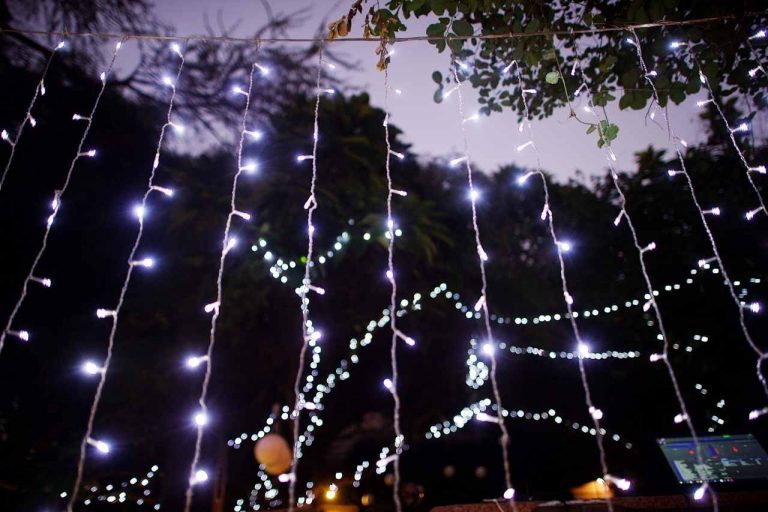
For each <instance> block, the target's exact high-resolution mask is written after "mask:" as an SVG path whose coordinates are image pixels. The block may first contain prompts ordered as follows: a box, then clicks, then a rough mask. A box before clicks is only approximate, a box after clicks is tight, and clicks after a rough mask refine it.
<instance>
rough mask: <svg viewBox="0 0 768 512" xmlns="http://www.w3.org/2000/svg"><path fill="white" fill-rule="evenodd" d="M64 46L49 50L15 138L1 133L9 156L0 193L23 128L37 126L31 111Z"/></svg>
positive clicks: (1, 178) (41, 94)
mask: <svg viewBox="0 0 768 512" xmlns="http://www.w3.org/2000/svg"><path fill="white" fill-rule="evenodd" d="M64 46H66V43H64V41H62V42H60V43H59V44H57V45H56V47H54V49H53V50H51V55H50V56H49V57H48V60H47V61H46V63H45V67H44V68H43V74H42V75H41V76H40V81H39V82H38V83H37V85H36V86H35V93H34V94H33V95H32V101H30V102H29V106H28V107H27V113H26V114H25V115H24V119H22V121H21V124H20V125H19V128H18V129H17V131H16V136H15V137H13V138H11V136H10V135H9V134H8V132H7V131H5V130H3V131H2V134H1V136H2V139H3V140H4V141H6V142H7V143H8V144H9V145H10V146H11V154H10V155H9V156H8V161H7V162H6V163H5V168H4V169H3V174H2V176H0V191H2V190H3V184H4V183H5V178H6V176H8V171H9V170H10V168H11V164H12V163H13V157H14V156H15V155H16V146H17V145H18V144H19V140H20V139H21V134H22V133H23V132H24V128H25V127H26V126H27V124H28V123H29V124H31V125H32V128H34V127H35V125H36V124H37V121H36V120H35V118H34V117H33V116H32V109H33V108H34V107H35V103H37V99H38V97H40V96H45V77H46V76H47V75H48V69H50V67H51V63H52V62H53V58H54V57H55V56H56V52H57V51H59V50H61V49H62V48H64Z"/></svg>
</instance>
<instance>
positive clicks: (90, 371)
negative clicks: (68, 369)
mask: <svg viewBox="0 0 768 512" xmlns="http://www.w3.org/2000/svg"><path fill="white" fill-rule="evenodd" d="M82 370H83V373H85V374H87V375H96V374H99V373H104V368H102V367H101V366H99V365H97V364H96V363H94V362H93V361H86V362H84V363H83V366H82Z"/></svg>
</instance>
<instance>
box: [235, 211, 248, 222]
mask: <svg viewBox="0 0 768 512" xmlns="http://www.w3.org/2000/svg"><path fill="white" fill-rule="evenodd" d="M232 215H235V216H237V217H240V218H241V219H243V220H251V214H250V213H245V212H241V211H240V210H233V211H232Z"/></svg>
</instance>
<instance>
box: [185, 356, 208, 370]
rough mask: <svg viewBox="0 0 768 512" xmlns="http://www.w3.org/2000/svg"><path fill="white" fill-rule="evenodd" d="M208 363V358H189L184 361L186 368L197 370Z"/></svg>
mask: <svg viewBox="0 0 768 512" xmlns="http://www.w3.org/2000/svg"><path fill="white" fill-rule="evenodd" d="M206 361H208V356H190V357H188V358H187V360H186V365H187V368H192V369H194V368H197V367H198V366H200V365H201V364H203V363H204V362H206Z"/></svg>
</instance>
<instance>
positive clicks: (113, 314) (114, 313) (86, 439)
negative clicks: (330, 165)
mask: <svg viewBox="0 0 768 512" xmlns="http://www.w3.org/2000/svg"><path fill="white" fill-rule="evenodd" d="M179 56H180V58H181V61H180V63H179V67H178V69H177V72H176V79H175V80H174V82H173V85H171V88H172V89H171V98H170V100H169V103H168V110H167V113H166V122H165V124H163V126H162V128H161V129H160V137H159V138H158V141H157V146H156V148H155V155H154V158H153V160H152V171H151V172H150V174H149V179H148V181H147V188H146V190H145V192H144V196H143V197H142V200H141V203H140V207H138V208H136V209H135V210H134V211H136V212H138V213H137V217H138V220H139V229H138V231H137V233H136V238H135V239H134V242H133V246H132V247H131V251H130V253H129V255H128V259H127V264H126V267H127V268H126V273H125V279H124V280H123V285H122V287H121V288H120V294H119V295H118V299H117V305H116V306H115V308H114V309H113V310H106V309H99V310H98V311H97V313H96V314H97V316H98V317H99V318H111V320H112V326H111V328H110V331H109V338H108V340H107V353H106V357H105V358H104V362H103V363H102V364H101V366H99V365H97V364H96V363H93V362H90V361H88V362H86V363H85V364H84V366H83V370H84V371H85V372H86V373H89V374H96V375H98V376H99V382H98V384H97V386H96V393H95V394H94V397H93V402H92V403H91V409H90V412H89V414H88V423H87V425H86V429H85V434H84V435H83V439H82V441H81V443H80V458H79V460H78V464H77V476H76V477H75V483H74V485H73V487H72V493H71V495H70V499H69V503H68V504H67V511H68V512H72V509H73V507H74V505H75V503H76V502H77V498H78V496H79V493H80V485H81V483H82V480H83V471H84V469H85V457H86V451H87V449H88V445H89V444H91V445H95V446H96V447H97V448H99V446H101V447H103V448H104V449H101V451H109V446H108V445H106V444H104V442H103V441H97V440H95V439H93V437H92V435H93V424H94V421H95V419H96V413H97V412H98V409H99V404H100V403H101V396H102V393H103V391H104V385H105V384H106V381H107V373H108V372H109V368H110V364H111V362H112V355H113V351H114V346H115V335H116V333H117V326H118V321H119V318H120V312H121V310H122V308H123V304H124V303H125V295H126V293H127V292H128V286H129V285H130V283H131V277H132V276H133V270H134V268H135V267H137V266H138V267H151V266H152V265H153V260H152V259H151V258H145V259H141V260H136V252H137V251H138V248H139V245H140V244H141V239H142V237H143V235H144V213H143V212H144V211H146V205H147V202H148V201H149V196H150V194H152V192H155V191H157V190H158V189H157V187H156V186H155V184H154V183H155V174H156V171H157V168H158V166H159V162H160V151H161V149H162V146H163V140H164V139H165V132H166V130H167V128H168V127H169V126H172V125H173V122H172V120H171V115H172V113H173V106H174V101H175V99H176V85H175V84H176V83H177V82H178V79H179V76H180V75H181V71H182V69H183V68H184V56H183V54H181V53H179ZM160 190H164V191H168V192H170V189H167V188H164V187H160ZM171 194H172V192H171ZM163 195H168V194H167V193H163ZM99 443H101V445H99Z"/></svg>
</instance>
